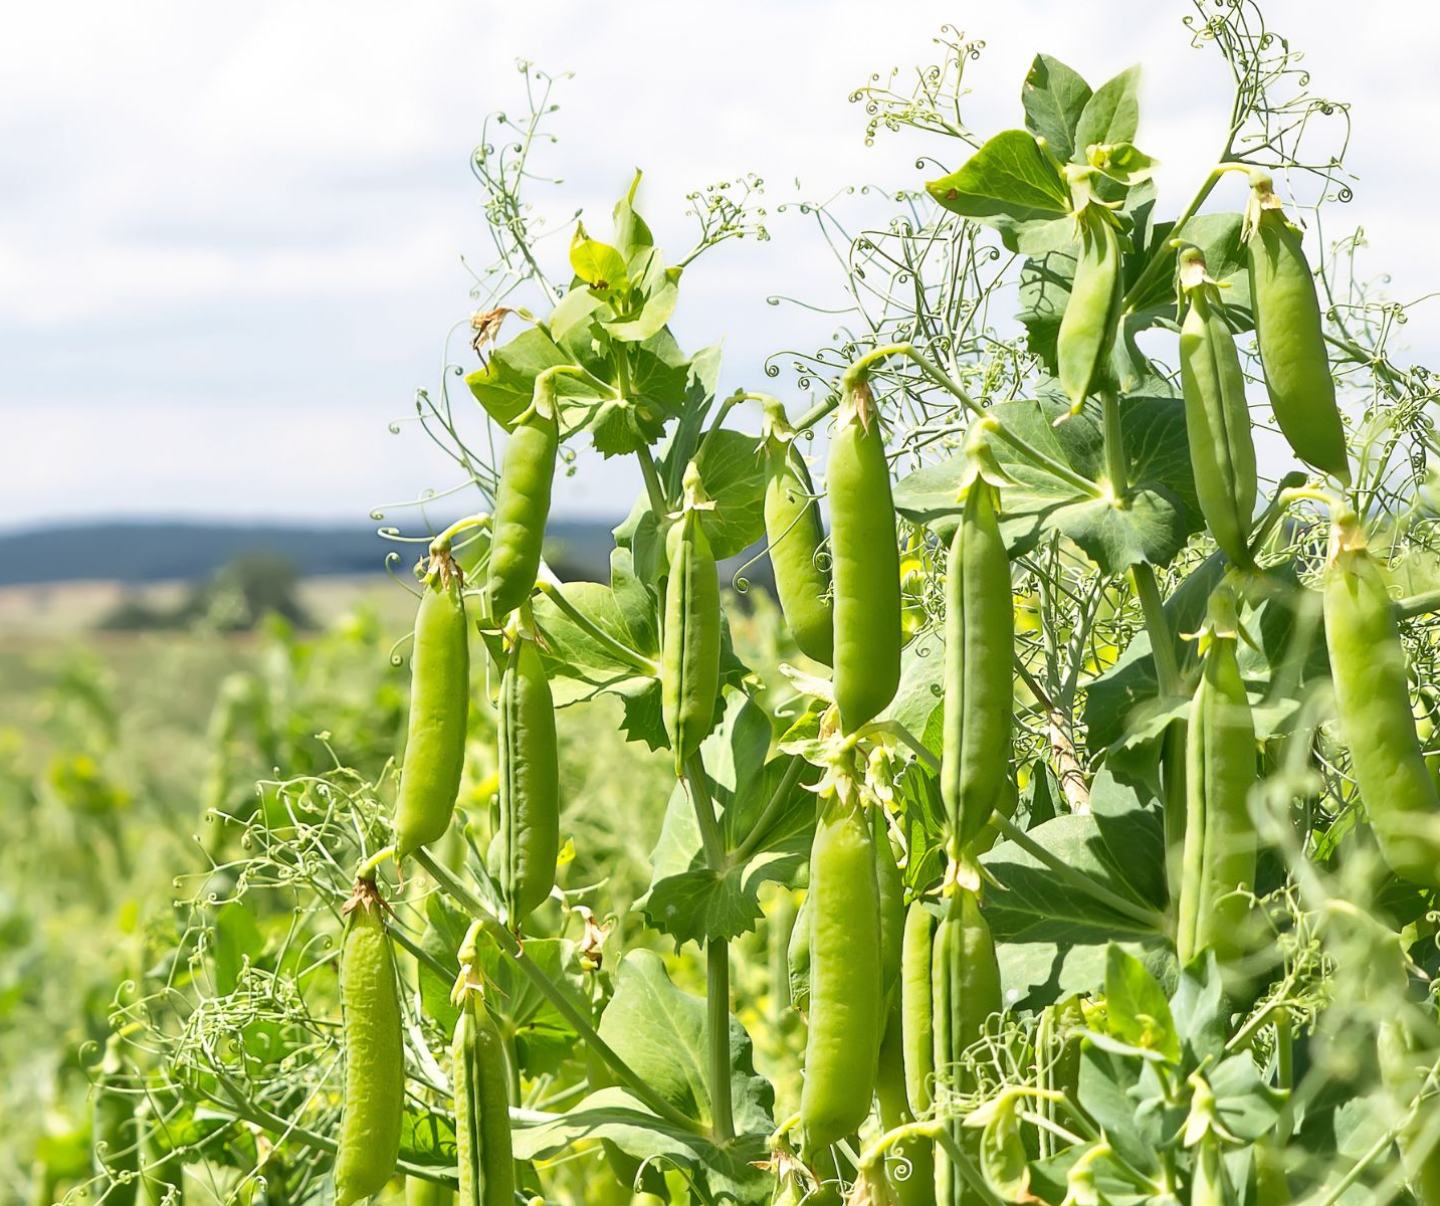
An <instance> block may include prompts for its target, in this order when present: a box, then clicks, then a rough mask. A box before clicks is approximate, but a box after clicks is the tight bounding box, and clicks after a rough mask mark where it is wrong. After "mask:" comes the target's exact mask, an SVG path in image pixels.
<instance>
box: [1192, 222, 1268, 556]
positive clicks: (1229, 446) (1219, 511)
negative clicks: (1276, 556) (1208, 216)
mask: <svg viewBox="0 0 1440 1206" xmlns="http://www.w3.org/2000/svg"><path fill="white" fill-rule="evenodd" d="M1180 283H1181V287H1182V289H1183V290H1184V291H1185V293H1186V295H1187V297H1188V298H1189V302H1190V308H1189V310H1188V312H1187V313H1186V315H1185V321H1184V323H1183V324H1182V326H1181V328H1180V383H1181V387H1182V389H1183V391H1184V394H1185V427H1186V432H1187V434H1188V437H1189V443H1190V467H1191V470H1192V472H1193V473H1194V476H1195V494H1196V496H1197V498H1198V499H1199V501H1200V512H1201V514H1202V515H1204V516H1205V523H1206V524H1207V525H1208V526H1209V528H1210V533H1211V535H1212V536H1214V537H1215V543H1216V544H1218V545H1219V546H1220V548H1221V551H1223V552H1224V554H1225V556H1227V557H1228V558H1230V560H1231V561H1233V562H1234V563H1235V564H1236V565H1249V564H1250V550H1249V543H1250V523H1251V520H1252V518H1253V517H1254V514H1255V498H1256V491H1257V484H1256V478H1255V441H1254V439H1253V437H1252V435H1251V431H1250V411H1249V409H1248V407H1247V406H1246V402H1245V374H1244V372H1243V371H1242V370H1241V368H1240V356H1239V353H1238V352H1236V350H1235V337H1234V336H1233V335H1232V334H1231V333H1230V328H1229V327H1228V326H1227V325H1226V323H1225V316H1224V307H1223V306H1222V304H1221V302H1220V291H1219V289H1218V288H1217V287H1216V285H1215V283H1214V281H1212V280H1211V279H1210V278H1209V277H1208V276H1207V275H1206V273H1205V257H1204V256H1203V255H1202V254H1201V253H1200V251H1199V249H1198V248H1195V247H1186V248H1184V249H1182V250H1181V252H1180Z"/></svg>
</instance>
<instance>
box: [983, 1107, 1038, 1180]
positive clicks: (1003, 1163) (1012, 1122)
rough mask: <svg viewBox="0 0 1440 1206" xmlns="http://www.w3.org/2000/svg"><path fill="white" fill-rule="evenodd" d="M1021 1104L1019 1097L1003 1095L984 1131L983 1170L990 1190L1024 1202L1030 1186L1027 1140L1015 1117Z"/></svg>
mask: <svg viewBox="0 0 1440 1206" xmlns="http://www.w3.org/2000/svg"><path fill="white" fill-rule="evenodd" d="M1019 1104H1020V1098H1019V1096H1018V1095H1016V1094H1014V1093H1006V1094H1004V1095H1002V1096H1001V1098H1000V1099H999V1100H998V1101H997V1102H995V1103H994V1109H993V1112H992V1113H991V1115H990V1118H989V1120H988V1121H987V1122H986V1123H985V1126H984V1128H983V1129H982V1130H981V1132H980V1171H981V1173H982V1174H984V1177H985V1180H986V1182H987V1183H988V1184H989V1186H990V1188H991V1189H993V1190H994V1191H995V1192H996V1193H997V1194H999V1195H1000V1196H1001V1197H1002V1198H1004V1199H1005V1200H1006V1201H1007V1202H1018V1201H1024V1200H1025V1199H1026V1198H1027V1196H1028V1193H1027V1191H1028V1190H1029V1187H1030V1167H1029V1162H1028V1160H1027V1158H1026V1155H1025V1141H1024V1140H1023V1139H1022V1138H1021V1137H1020V1119H1019V1118H1018V1117H1016V1114H1015V1109H1016V1107H1017V1106H1018V1105H1019ZM983 1108H984V1107H982V1109H983Z"/></svg>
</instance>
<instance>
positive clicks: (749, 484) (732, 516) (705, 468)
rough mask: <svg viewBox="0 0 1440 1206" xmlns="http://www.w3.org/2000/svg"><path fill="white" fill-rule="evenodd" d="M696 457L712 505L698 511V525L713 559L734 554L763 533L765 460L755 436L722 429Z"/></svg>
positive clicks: (747, 546)
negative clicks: (707, 509) (705, 538)
mask: <svg viewBox="0 0 1440 1206" xmlns="http://www.w3.org/2000/svg"><path fill="white" fill-rule="evenodd" d="M703 447H704V452H703V454H702V455H701V456H700V457H699V459H698V460H697V461H696V466H697V467H698V468H699V470H700V480H701V482H702V484H703V485H704V487H705V493H706V494H708V495H709V496H710V497H711V498H712V499H714V500H715V508H714V510H710V511H701V512H700V526H701V527H702V528H704V530H705V535H706V536H707V537H709V539H710V547H711V549H712V551H713V552H714V553H715V557H716V560H722V559H724V558H726V557H733V556H735V555H736V554H737V553H741V552H743V551H744V550H745V549H747V548H749V547H750V546H751V545H752V544H754V543H755V542H756V541H757V540H759V539H760V537H761V536H763V535H764V534H765V464H764V461H763V460H762V458H761V456H760V451H759V450H760V443H759V441H758V440H757V439H756V438H755V437H754V436H748V435H745V434H743V433H742V432H738V431H728V430H723V429H722V430H721V431H719V432H717V433H716V435H715V438H714V439H712V440H709V441H707V442H706V443H705V445H704V446H703Z"/></svg>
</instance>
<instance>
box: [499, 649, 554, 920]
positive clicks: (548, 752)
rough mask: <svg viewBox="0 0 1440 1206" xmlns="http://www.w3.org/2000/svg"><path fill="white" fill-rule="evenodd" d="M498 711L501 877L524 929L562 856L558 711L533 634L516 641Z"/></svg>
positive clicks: (509, 914) (511, 914) (510, 910)
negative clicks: (526, 919)
mask: <svg viewBox="0 0 1440 1206" xmlns="http://www.w3.org/2000/svg"><path fill="white" fill-rule="evenodd" d="M499 713H500V716H499V725H498V728H499V737H500V828H499V831H498V833H497V834H496V843H497V846H498V853H499V880H500V889H501V893H502V894H503V897H504V901H505V911H506V920H507V921H508V923H509V924H510V926H511V927H512V928H514V929H516V930H518V929H519V928H520V925H521V923H522V922H523V921H524V920H525V918H527V917H528V916H530V914H531V913H533V912H534V911H535V910H536V909H537V908H539V907H540V905H542V904H543V903H544V902H545V901H546V900H547V899H548V898H549V896H550V891H551V889H552V888H554V886H555V861H556V858H557V857H558V855H559V853H560V763H559V753H558V745H557V741H556V736H555V707H554V703H553V702H552V700H551V697H550V683H549V681H548V680H547V679H546V677H545V666H544V664H543V663H542V662H541V660H540V651H539V650H538V649H537V648H536V647H535V642H534V641H533V640H531V639H530V638H528V637H525V636H519V635H517V636H516V637H515V639H514V640H513V641H511V643H510V651H509V653H508V655H507V657H506V660H505V671H504V673H503V674H502V675H501V677H500V707H499Z"/></svg>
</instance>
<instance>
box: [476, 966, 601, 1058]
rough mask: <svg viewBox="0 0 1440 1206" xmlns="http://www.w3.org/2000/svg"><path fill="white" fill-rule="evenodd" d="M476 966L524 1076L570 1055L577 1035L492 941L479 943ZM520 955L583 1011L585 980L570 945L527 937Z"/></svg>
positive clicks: (492, 1007) (570, 1056)
mask: <svg viewBox="0 0 1440 1206" xmlns="http://www.w3.org/2000/svg"><path fill="white" fill-rule="evenodd" d="M477 953H478V955H479V968H480V972H481V975H482V976H483V977H484V980H485V984H486V986H487V989H488V992H487V994H486V998H485V1001H486V1006H487V1008H489V1010H490V1012H491V1013H493V1014H494V1015H495V1017H496V1018H497V1019H499V1020H500V1022H501V1024H502V1025H501V1029H502V1030H503V1031H504V1032H505V1033H507V1034H511V1035H513V1036H514V1037H515V1045H516V1051H517V1055H518V1057H519V1060H520V1064H521V1065H522V1066H523V1067H524V1069H525V1072H526V1074H527V1075H529V1076H540V1075H544V1074H547V1073H554V1072H558V1071H559V1070H560V1068H561V1066H562V1065H563V1064H564V1063H565V1061H566V1060H567V1059H570V1058H572V1057H573V1056H574V1054H575V1044H576V1043H577V1042H578V1041H579V1038H580V1036H579V1034H578V1033H577V1032H576V1030H575V1028H574V1027H573V1026H571V1025H570V1023H569V1022H568V1021H567V1020H566V1018H565V1015H564V1014H562V1013H561V1012H560V1011H559V1010H558V1009H556V1008H555V1006H554V1005H553V1004H552V1003H551V1002H550V999H549V998H548V997H546V996H545V995H544V994H543V993H542V992H541V991H540V990H539V989H538V988H536V987H535V984H534V982H533V981H532V980H531V979H530V977H529V976H527V975H525V974H524V973H522V972H521V971H519V969H518V968H516V966H515V962H514V960H512V959H511V958H510V957H509V956H508V955H505V954H504V953H503V952H501V950H500V948H499V947H498V946H497V945H496V944H495V943H494V942H482V943H481V944H480V946H479V949H478V952H477ZM525 955H526V957H527V958H529V959H530V960H531V961H532V962H534V963H535V965H536V966H537V967H538V968H539V969H540V970H541V971H542V972H543V973H544V974H545V975H546V977H547V978H548V979H549V980H550V982H551V983H552V984H555V985H557V986H559V988H560V989H561V991H562V992H564V993H565V994H566V995H567V996H569V997H570V998H571V1001H572V1003H573V1004H574V1006H575V1008H576V1009H577V1010H578V1011H579V1012H580V1013H581V1014H582V1015H583V1014H586V1013H587V1012H588V1009H589V1006H588V1003H587V1000H586V996H585V981H584V977H583V975H582V974H581V971H580V967H579V964H578V962H577V960H576V958H575V944H574V943H573V942H570V941H568V940H566V939H561V938H527V939H526V940H525Z"/></svg>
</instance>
